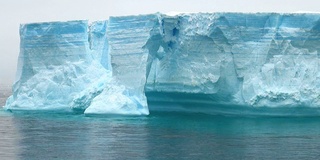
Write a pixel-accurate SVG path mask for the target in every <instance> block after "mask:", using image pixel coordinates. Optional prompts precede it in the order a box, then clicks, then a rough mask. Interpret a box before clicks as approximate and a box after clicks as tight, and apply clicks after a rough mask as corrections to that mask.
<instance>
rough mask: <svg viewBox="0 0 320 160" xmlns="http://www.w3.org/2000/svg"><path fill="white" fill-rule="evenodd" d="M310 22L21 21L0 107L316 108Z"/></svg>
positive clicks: (212, 18)
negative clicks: (15, 61)
mask: <svg viewBox="0 0 320 160" xmlns="http://www.w3.org/2000/svg"><path fill="white" fill-rule="evenodd" d="M319 18H320V14H315V13H307V14H304V13H299V14H277V13H256V14H254V13H206V14H205V13H194V14H177V15H171V16H169V15H163V14H151V15H139V16H125V17H111V18H110V19H109V20H107V21H98V22H93V23H92V24H91V25H88V23H87V22H86V21H71V22H52V23H38V24H27V25H22V26H21V29H20V32H21V33H20V34H21V52H20V57H19V67H18V71H17V81H16V83H15V85H14V87H13V96H12V97H11V98H9V99H8V101H7V104H6V106H5V108H6V109H24V110H30V109H35V110H38V109H75V110H85V113H88V114H99V113H103V114H104V113H110V114H148V113H149V111H148V106H147V98H148V101H149V102H168V103H171V102H181V103H197V104H210V107H215V106H217V105H224V106H225V105H229V106H230V105H232V106H247V107H262V106H264V107H277V108H279V107H298V106H305V107H317V106H319V103H320V102H319V97H320V90H319V86H320V82H319V77H320V75H319V72H318V70H319V56H318V55H319V51H320V50H319V49H320V47H319V46H320V45H319V37H320V21H319ZM145 93H146V95H147V98H146V95H145ZM169 109H170V108H169ZM199 110H201V109H200V108H199Z"/></svg>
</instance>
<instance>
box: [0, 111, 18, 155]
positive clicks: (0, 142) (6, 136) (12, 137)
mask: <svg viewBox="0 0 320 160" xmlns="http://www.w3.org/2000/svg"><path fill="white" fill-rule="evenodd" d="M13 121H14V117H12V116H11V115H10V114H8V113H4V112H1V110H0V157H1V159H18V153H19V152H20V149H21V147H20V145H19V141H20V139H21V136H20V134H19V131H18V130H17V129H16V126H15V125H13V124H14V122H13Z"/></svg>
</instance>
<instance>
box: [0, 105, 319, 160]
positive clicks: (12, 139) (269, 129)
mask: <svg viewBox="0 0 320 160" xmlns="http://www.w3.org/2000/svg"><path fill="white" fill-rule="evenodd" d="M1 103H2V104H3V101H2V102H1ZM319 122H320V117H316V116H314V117H302V116H299V117H290V116H287V117H274V116H264V117H261V116H250V117H246V116H224V115H207V114H200V113H182V112H151V113H150V115H149V116H84V115H82V114H61V113H43V112H42V113H41V112H13V113H11V112H8V111H4V110H1V111H0V157H1V158H0V159H77V160H79V159H139V160H141V159H192V160H193V159H299V160H300V159H317V158H319V156H320V151H319V149H320V125H319Z"/></svg>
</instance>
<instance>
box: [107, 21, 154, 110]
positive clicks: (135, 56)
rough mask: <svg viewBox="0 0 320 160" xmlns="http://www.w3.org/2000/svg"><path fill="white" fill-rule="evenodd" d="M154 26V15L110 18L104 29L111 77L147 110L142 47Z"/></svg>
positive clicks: (145, 70) (144, 51)
mask: <svg viewBox="0 0 320 160" xmlns="http://www.w3.org/2000/svg"><path fill="white" fill-rule="evenodd" d="M158 24H159V23H158V15H140V16H127V17H110V19H109V24H108V29H107V36H108V43H109V54H110V56H111V65H112V71H113V76H114V77H115V79H116V80H117V81H118V82H119V83H120V84H122V85H124V86H125V87H126V88H127V89H128V92H127V94H128V95H129V96H132V97H136V101H137V103H139V104H141V105H142V106H143V107H147V100H146V97H145V93H144V87H145V83H146V79H147V78H146V76H147V75H146V72H147V60H148V56H149V50H148V48H145V47H144V46H145V45H146V43H147V42H148V40H149V38H150V32H152V30H153V29H154V28H159V25H158ZM157 25H158V26H157Z"/></svg>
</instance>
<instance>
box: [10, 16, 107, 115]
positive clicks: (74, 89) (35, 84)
mask: <svg viewBox="0 0 320 160" xmlns="http://www.w3.org/2000/svg"><path fill="white" fill-rule="evenodd" d="M87 32H88V23H87V21H70V22H50V23H34V24H26V25H21V27H20V37H21V38H20V41H21V45H20V55H19V63H18V65H19V66H18V71H17V80H16V82H15V84H14V86H13V95H12V96H11V97H10V98H9V99H8V101H7V104H6V106H5V108H7V109H17V110H38V109H39V110H46V109H49V110H51V109H54V110H59V109H62V110H69V109H70V107H69V105H70V104H69V103H70V102H71V101H72V100H73V97H74V96H75V95H76V94H78V92H80V91H82V90H83V89H85V88H87V87H88V86H89V85H90V84H91V83H93V82H94V81H96V80H98V79H99V78H100V77H103V75H106V71H105V70H103V69H102V68H101V67H100V64H99V63H96V62H95V61H94V60H93V57H92V55H91V54H90V49H89V45H88V33H87Z"/></svg>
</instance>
